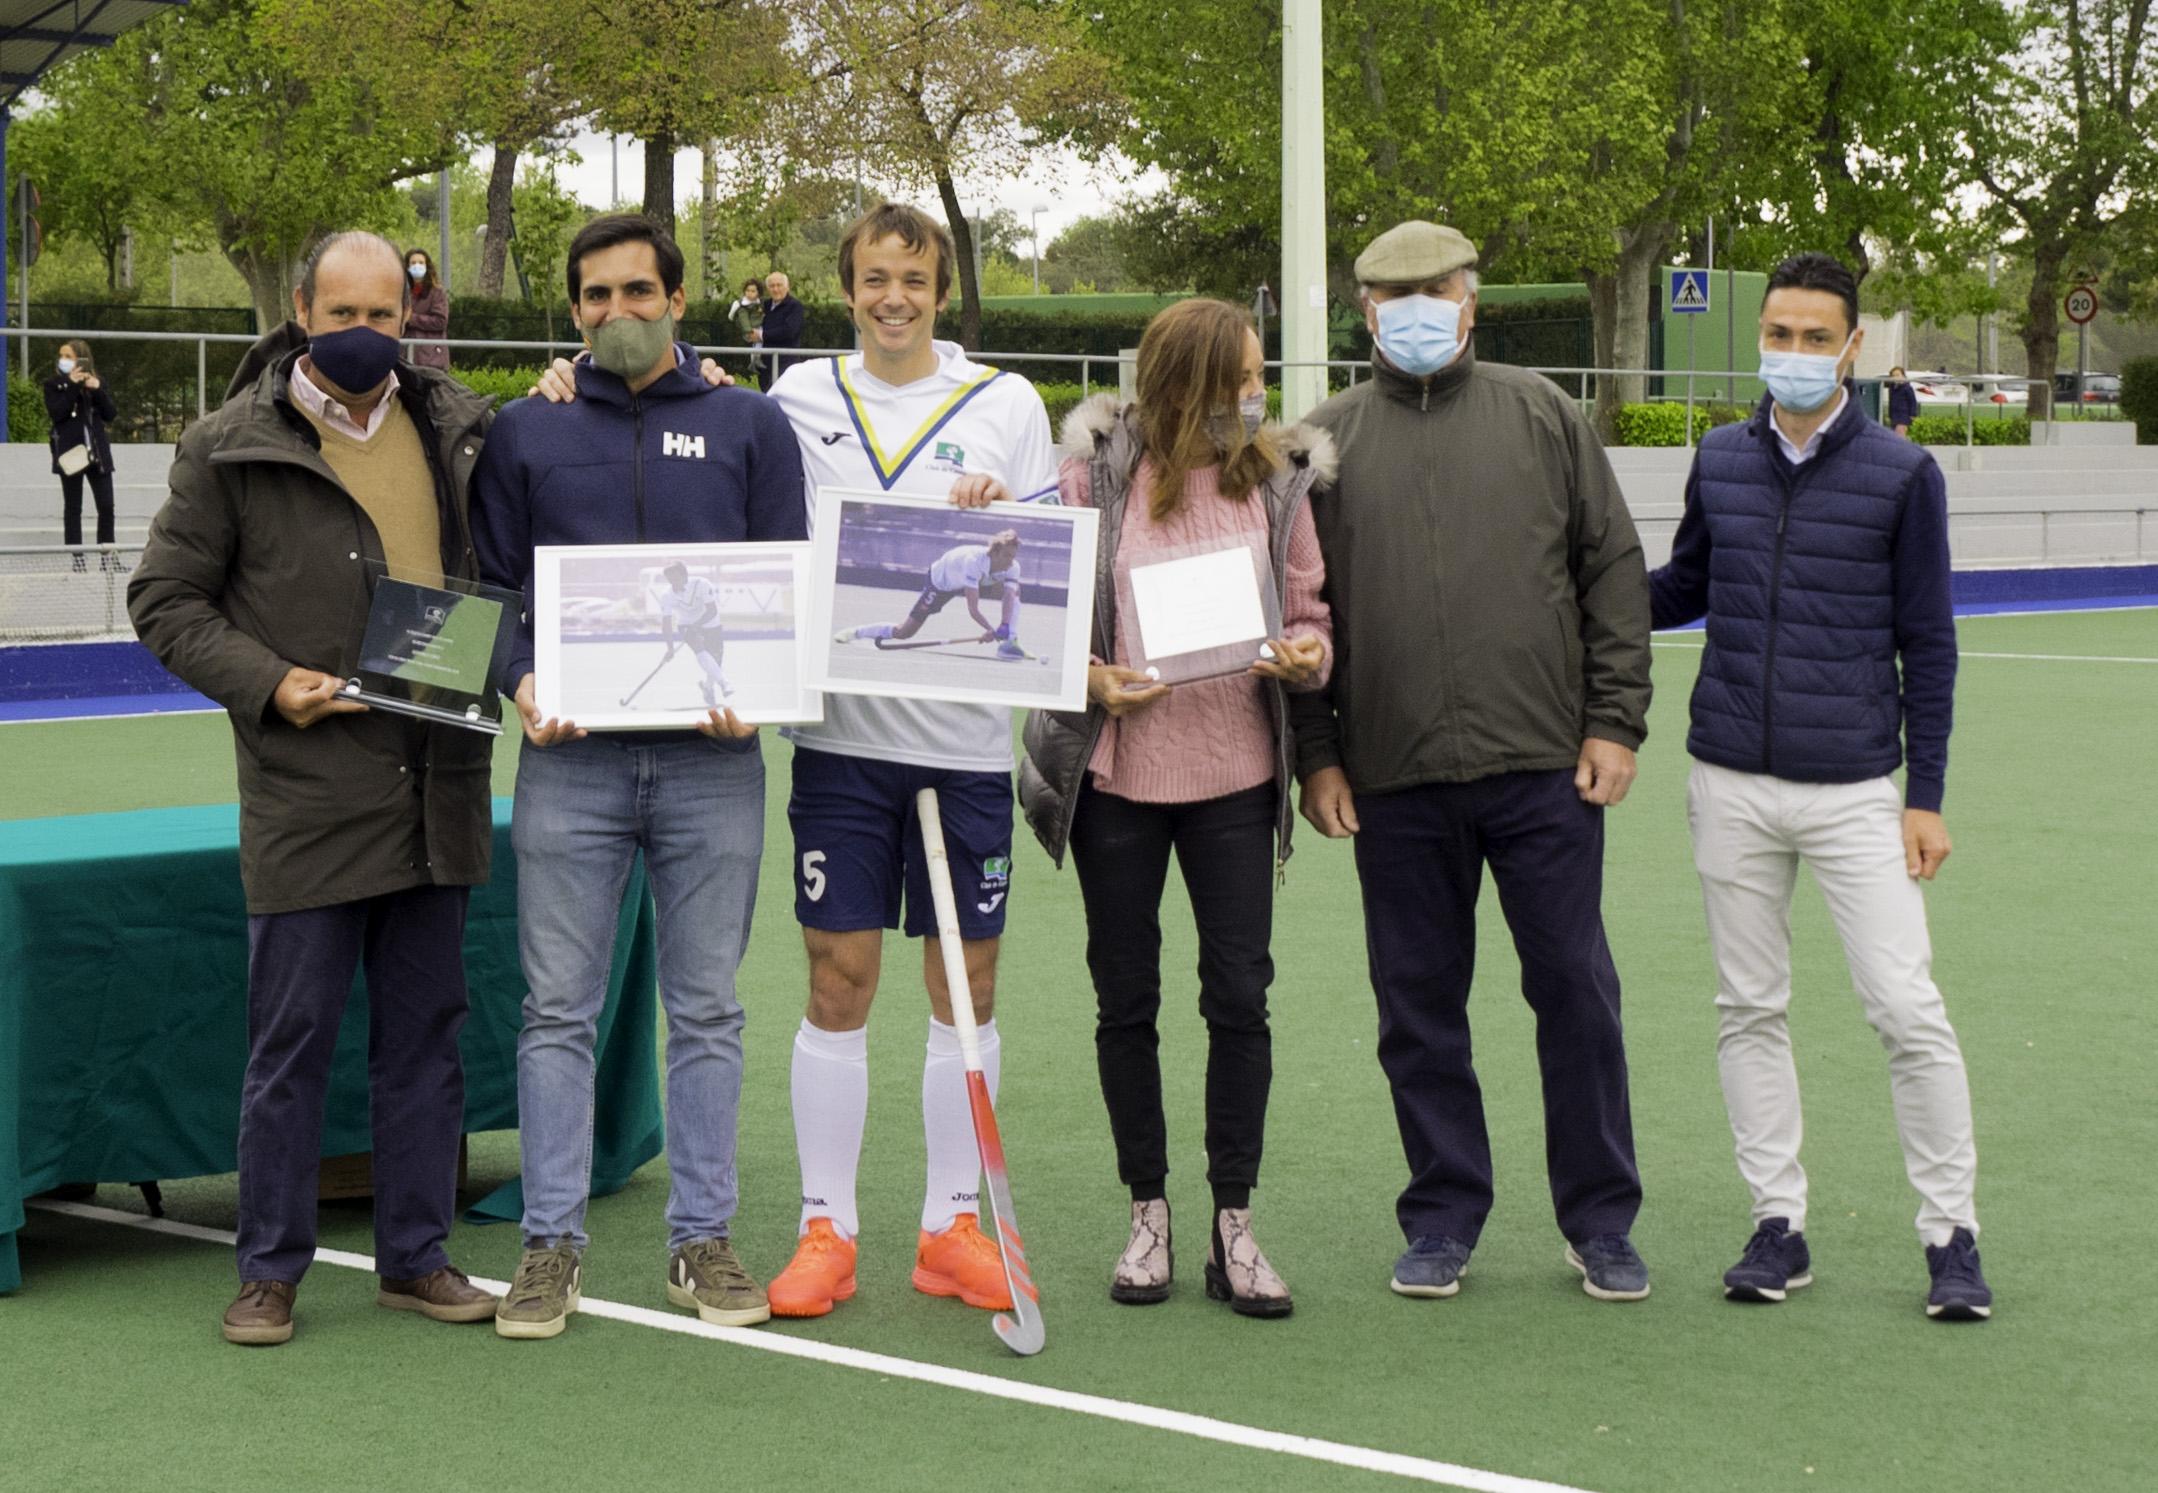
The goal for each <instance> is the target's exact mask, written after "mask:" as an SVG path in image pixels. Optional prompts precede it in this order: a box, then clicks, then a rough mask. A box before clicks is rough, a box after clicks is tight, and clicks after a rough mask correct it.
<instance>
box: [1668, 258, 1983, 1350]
mask: <svg viewBox="0 0 2158 1493" xmlns="http://www.w3.org/2000/svg"><path fill="white" fill-rule="evenodd" d="M1865 336H1866V334H1865V333H1864V332H1863V331H1861V330H1860V329H1859V326H1858V282H1857V280H1856V279H1855V278H1854V277H1853V276H1852V274H1851V272H1850V270H1848V269H1846V268H1845V267H1844V266H1843V265H1842V264H1840V263H1839V262H1837V261H1836V260H1835V259H1833V258H1831V257H1830V256H1828V255H1826V254H1800V255H1797V256H1795V257H1794V258H1791V259H1787V260H1785V261H1784V262H1783V263H1782V264H1780V265H1778V266H1776V268H1775V269H1774V270H1773V271H1771V272H1770V274H1769V277H1768V294H1767V297H1766V299H1764V300H1763V301H1762V303H1761V380H1762V382H1763V383H1765V384H1766V385H1767V386H1768V396H1767V397H1766V398H1765V399H1763V400H1762V401H1761V407H1760V408H1759V409H1758V410H1757V411H1755V413H1754V417H1753V418H1752V419H1751V420H1749V421H1747V422H1746V423H1745V424H1743V425H1726V426H1723V427H1722V428H1721V429H1718V430H1715V431H1712V432H1710V434H1709V435H1708V436H1706V437H1705V438H1704V439H1703V440H1702V442H1701V448H1700V450H1699V451H1697V452H1696V453H1695V454H1694V464H1693V471H1692V473H1691V474H1690V475H1689V476H1688V477H1687V479H1686V509H1685V513H1684V516H1683V517H1681V518H1680V520H1679V526H1678V534H1677V536H1676V537H1675V538H1674V539H1673V540H1672V543H1671V560H1670V563H1669V564H1667V565H1665V566H1663V567H1662V568H1661V569H1660V570H1658V571H1657V572H1656V573H1655V574H1654V575H1652V576H1651V577H1649V586H1650V594H1651V597H1652V606H1653V608H1654V617H1655V625H1656V626H1658V627H1683V626H1685V625H1686V624H1687V623H1689V622H1695V621H1699V620H1701V619H1703V618H1706V619H1707V622H1708V650H1707V652H1705V653H1704V654H1702V655H1701V673H1700V678H1699V680H1698V681H1697V682H1696V683H1695V685H1694V689H1693V705H1692V711H1693V728H1692V730H1691V731H1690V732H1689V733H1688V735H1687V737H1686V750H1687V751H1688V753H1690V754H1691V755H1692V757H1693V759H1694V764H1693V775H1692V778H1691V780H1690V781H1689V782H1688V784H1687V791H1686V820H1687V823H1688V824H1689V825H1690V826H1691V828H1692V831H1693V853H1694V865H1695V867H1696V869H1698V870H1699V872H1700V874H1701V897H1702V902H1703V905H1704V906H1705V908H1706V911H1707V915H1708V942H1709V949H1710V952H1711V953H1712V954H1713V955H1714V956H1715V961H1716V1015H1717V1033H1716V1064H1717V1068H1718V1071H1719V1073H1720V1074H1721V1077H1722V1081H1723V1097H1724V1106H1725V1108H1726V1109H1727V1110H1728V1111H1729V1112H1730V1118H1731V1134H1732V1139H1733V1141H1734V1142H1735V1149H1736V1152H1737V1157H1738V1169H1739V1174H1740V1175H1741V1176H1742V1177H1744V1179H1745V1181H1746V1186H1747V1189H1748V1190H1749V1191H1750V1192H1751V1193H1752V1194H1753V1223H1754V1233H1753V1237H1752V1238H1751V1239H1749V1240H1748V1241H1747V1242H1746V1248H1745V1252H1744V1253H1743V1255H1742V1256H1741V1257H1740V1259H1739V1261H1738V1263H1737V1264H1735V1265H1733V1266H1732V1267H1731V1268H1730V1269H1729V1270H1728V1271H1726V1272H1724V1277H1723V1287H1724V1294H1725V1295H1726V1296H1728V1297H1730V1298H1731V1299H1733V1300H1737V1301H1781V1300H1783V1299H1784V1298H1785V1296H1786V1295H1788V1294H1789V1293H1790V1292H1792V1291H1794V1290H1797V1289H1799V1288H1800V1287H1803V1286H1806V1285H1808V1284H1810V1283H1811V1282H1812V1280H1813V1260H1812V1255H1811V1253H1810V1251H1809V1250H1808V1248H1807V1245H1806V1198H1807V1187H1806V1171H1805V1168H1804V1167H1802V1166H1801V1165H1800V1164H1799V1160H1798V1151H1799V1141H1800V1137H1801V1135H1802V1132H1803V1125H1802V1124H1801V1119H1800V1114H1799V1096H1798V1068H1797V1064H1796V1063H1795V1061H1794V1059H1793V1057H1792V1051H1791V1033H1790V1026H1789V1012H1790V1006H1791V897H1792V894H1793V893H1794V892H1795V891H1796V890H1797V885H1798V869H1799V866H1800V864H1801V863H1803V864H1804V865H1806V866H1807V867H1808V868H1809V869H1811V870H1812V872H1813V880H1814V884H1815V885H1816V886H1818V887H1820V889H1821V895H1822V897H1823V899H1824V900H1825V901H1826V902H1827V903H1828V910H1829V916H1830V917H1831V918H1832V919H1833V920H1834V921H1835V924H1836V931H1837V932H1838V933H1839V934H1840V935H1841V936H1842V939H1843V952H1844V958H1845V961H1846V962H1847V963H1848V965H1849V966H1850V971H1851V983H1852V985H1853V986H1854V987H1855V988H1856V989H1857V992H1858V998H1859V1005H1860V1007H1861V1008H1862V1009H1863V1010H1864V1011H1865V1013H1866V1019H1867V1020H1868V1021H1869V1022H1871V1023H1872V1025H1873V1029H1874V1031H1875V1033H1876V1034H1877V1035H1878V1036H1879V1037H1880V1039H1881V1045H1882V1046H1883V1047H1885V1048H1886V1049H1887V1050H1888V1075H1889V1092H1890V1095H1891V1096H1892V1098H1893V1101H1894V1110H1895V1116H1896V1131H1897V1135H1898V1138H1899V1139H1900V1140H1901V1141H1902V1142H1903V1166H1904V1173H1905V1175H1906V1176H1908V1177H1909V1178H1910V1182H1911V1187H1912V1189H1913V1190H1914V1191H1916V1192H1917V1193H1918V1197H1919V1207H1918V1234H1919V1241H1920V1243H1921V1244H1922V1245H1923V1246H1924V1248H1925V1256H1926V1269H1927V1273H1928V1274H1929V1275H1930V1277H1931V1286H1930V1288H1929V1290H1928V1292H1927V1296H1926V1315H1928V1316H1929V1317H1934V1318H1937V1319H1945V1320H1949V1321H1977V1320H1983V1319H1985V1318H1986V1317H1989V1316H1991V1315H1992V1312H1993V1292H1992V1290H1991V1289H1990V1288H1989V1287H1988V1286H1987V1284H1986V1278H1985V1274H1984V1272H1983V1270H1982V1269H1981V1268H1980V1265H1979V1259H1978V1211H1977V1203H1976V1199H1975V1193H1976V1190H1977V1179H1978V1147H1977V1142H1976V1140H1975V1139H1974V1137H1973V1132H1972V1125H1971V1087H1970V1078H1969V1076H1968V1074H1967V1073H1966V1071H1965V1068H1964V1064H1963V1049H1962V1047H1961V1045H1960V1044H1959V1043H1958V1042H1957V1041H1956V1033H1955V1028H1954V1027H1952V1026H1950V1025H1949V1022H1948V1011H1947V1007H1946V1004H1945V1003H1944V1002H1943V1000H1942V999H1941V992H1940V989H1939V987H1938V986H1936V985H1935V984H1934V983H1933V972H1932V971H1933V943H1932V938H1931V935H1930V934H1929V933H1928V931H1927V927H1926V899H1925V895H1924V893H1923V892H1922V890H1921V889H1920V887H1919V883H1920V882H1921V881H1931V880H1933V878H1934V877H1935V875H1937V874H1938V873H1939V871H1940V869H1941V866H1942V864H1943V863H1944V862H1946V861H1947V859H1948V854H1949V848H1950V847H1949V838H1948V826H1947V824H1946V822H1945V821H1943V819H1942V818H1941V798H1942V795H1943V794H1944V793H1945V791H1946V787H1947V777H1948V735H1949V729H1950V726H1951V724H1952V721H1953V717H1954V713H1955V687H1956V622H1955V612H1954V608H1953V605H1952V600H1951V587H1950V573H1949V552H1948V491H1947V486H1946V484H1945V483H1944V482H1943V481H1942V478H1941V469H1940V467H1939V466H1938V465H1937V464H1936V463H1935V462H1934V460H1933V457H1932V456H1931V455H1930V454H1928V453H1927V452H1926V451H1925V450H1924V448H1922V447H1921V448H1916V449H1914V448H1912V447H1909V446H1906V445H1902V444H1899V443H1898V442H1897V441H1895V440H1894V439H1892V438H1890V437H1889V436H1887V435H1886V434H1884V433H1883V432H1882V430H1881V429H1880V427H1879V426H1877V425H1875V424H1874V423H1873V422H1872V421H1871V420H1869V419H1867V418H1866V413H1865V411H1864V410H1862V409H1860V408H1859V407H1858V401H1857V400H1856V399H1854V398H1852V397H1851V391H1850V388H1849V386H1848V385H1847V384H1846V382H1845V380H1846V379H1848V378H1849V377H1850V372H1851V368H1852V366H1853V365H1854V364H1855V363H1856V362H1857V361H1858V351H1859V348H1860V346H1861V345H1862V344H1863V343H1864V342H1865ZM1899 764H1907V766H1908V771H1907V772H1906V773H1905V775H1904V783H1903V787H1902V789H1901V790H1900V791H1899V790H1898V788H1897V786H1896V784H1895V782H1894V780H1893V778H1892V777H1891V776H1890V775H1891V774H1892V773H1894V772H1895V770H1896V768H1897V766H1898V765H1899Z"/></svg>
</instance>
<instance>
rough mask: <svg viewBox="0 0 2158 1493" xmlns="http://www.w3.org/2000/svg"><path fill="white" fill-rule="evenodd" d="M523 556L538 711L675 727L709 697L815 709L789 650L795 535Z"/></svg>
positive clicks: (797, 608) (560, 548) (814, 712)
mask: <svg viewBox="0 0 2158 1493" xmlns="http://www.w3.org/2000/svg"><path fill="white" fill-rule="evenodd" d="M533 561H534V584H533V590H534V596H533V642H534V645H535V650H534V651H535V657H534V663H533V673H534V674H535V676H536V677H535V679H534V680H533V692H534V695H535V697H536V699H537V703H538V705H539V708H540V711H541V713H542V714H543V715H548V716H553V717H555V718H557V719H560V720H566V721H574V722H575V723H576V724H578V725H580V726H583V727H585V728H586V729H588V730H595V731H639V730H642V731H651V730H662V729H679V728H681V727H684V726H695V725H696V724H697V722H699V721H701V720H703V719H704V717H705V712H706V711H708V710H713V709H731V710H732V711H733V712H734V713H735V715H736V716H738V717H739V718H740V719H741V720H743V721H744V722H746V723H748V724H750V725H765V724H776V723H780V722H805V721H818V720H822V719H823V718H824V710H823V705H822V703H821V701H820V700H819V699H818V696H817V694H816V692H815V690H813V689H812V688H811V687H810V685H809V681H808V670H807V667H806V666H807V660H806V659H805V658H804V657H803V655H802V649H801V639H802V637H803V623H804V620H805V619H804V617H803V607H804V606H805V605H806V603H807V602H808V600H809V593H810V546H809V545H808V544H806V543H791V544H612V545H542V546H540V547H539V548H538V549H537V550H535V551H534V552H533ZM809 635H810V636H812V637H813V636H815V634H814V633H811V634H809Z"/></svg>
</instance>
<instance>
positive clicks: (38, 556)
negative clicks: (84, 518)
mask: <svg viewBox="0 0 2158 1493" xmlns="http://www.w3.org/2000/svg"><path fill="white" fill-rule="evenodd" d="M141 558H142V546H141V545H139V544H105V545H99V544H84V545H63V544H41V545H25V546H18V547H14V548H8V549H0V646H5V645H9V644H16V643H99V642H116V641H123V640H126V639H131V638H133V637H134V636H135V629H134V628H133V627H132V626H131V625H129V623H128V620H127V578H128V575H129V573H130V572H132V571H133V570H134V568H135V565H136V563H137V562H138V561H139V560H140V559H141Z"/></svg>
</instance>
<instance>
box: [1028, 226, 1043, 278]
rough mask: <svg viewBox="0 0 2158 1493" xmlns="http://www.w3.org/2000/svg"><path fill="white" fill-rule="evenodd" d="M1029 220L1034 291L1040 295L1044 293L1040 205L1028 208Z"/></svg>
mask: <svg viewBox="0 0 2158 1493" xmlns="http://www.w3.org/2000/svg"><path fill="white" fill-rule="evenodd" d="M1027 220H1028V224H1029V226H1030V229H1031V232H1032V235H1033V240H1032V241H1033V244H1034V293H1035V294H1036V295H1040V294H1041V293H1042V210H1041V209H1040V208H1038V207H1030V208H1028V209H1027Z"/></svg>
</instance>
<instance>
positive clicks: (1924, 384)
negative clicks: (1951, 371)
mask: <svg viewBox="0 0 2158 1493" xmlns="http://www.w3.org/2000/svg"><path fill="white" fill-rule="evenodd" d="M1910 379H1911V388H1912V390H1913V391H1914V392H1916V393H1917V395H1918V405H1919V408H1920V409H1923V408H1925V407H1926V406H1927V405H1929V404H1952V405H1957V406H1959V407H1960V406H1962V405H1965V404H1968V403H1970V399H1971V391H1970V388H1969V387H1968V386H1967V385H1965V384H1964V383H1963V382H1962V381H1961V380H1959V379H1954V378H1950V377H1949V376H1948V375H1947V374H1945V373H1914V374H1912V375H1910Z"/></svg>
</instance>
